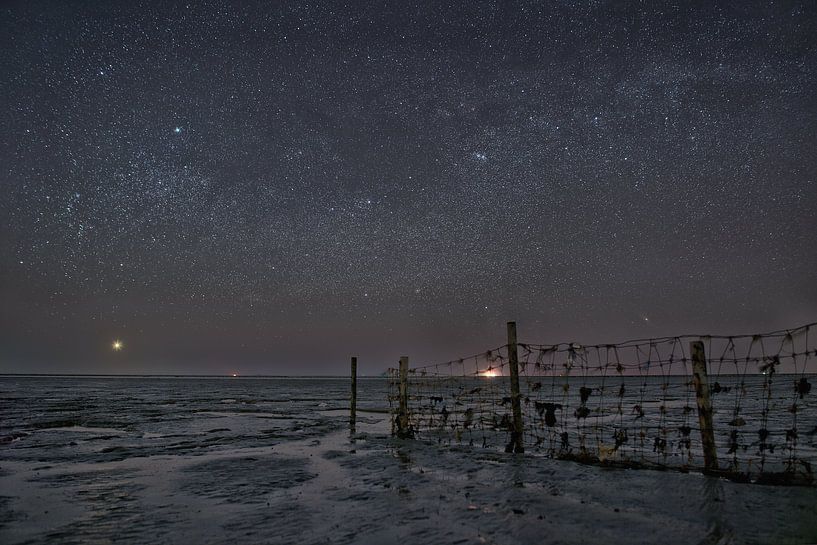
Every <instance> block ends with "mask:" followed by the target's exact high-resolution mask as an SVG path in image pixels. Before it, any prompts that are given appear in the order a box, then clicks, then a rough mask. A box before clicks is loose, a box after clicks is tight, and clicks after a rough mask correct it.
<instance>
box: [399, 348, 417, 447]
mask: <svg viewBox="0 0 817 545" xmlns="http://www.w3.org/2000/svg"><path fill="white" fill-rule="evenodd" d="M408 370H409V359H408V356H401V357H400V408H399V410H398V412H397V437H401V438H404V439H405V438H408V437H412V436H413V435H414V434H413V433H412V430H411V426H410V424H409V410H408Z"/></svg>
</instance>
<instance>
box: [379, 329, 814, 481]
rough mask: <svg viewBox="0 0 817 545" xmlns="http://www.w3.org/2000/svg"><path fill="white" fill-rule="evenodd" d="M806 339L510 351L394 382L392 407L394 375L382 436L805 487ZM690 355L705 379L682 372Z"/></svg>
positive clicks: (694, 339)
mask: <svg viewBox="0 0 817 545" xmlns="http://www.w3.org/2000/svg"><path fill="white" fill-rule="evenodd" d="M815 325H816V324H809V325H805V326H802V327H798V328H795V329H791V330H784V331H777V332H772V333H767V334H762V335H743V336H703V335H684V336H678V337H665V338H659V339H641V340H633V341H627V342H623V343H618V344H603V345H579V344H576V343H559V344H532V343H515V342H513V340H512V341H511V342H509V344H507V345H505V346H501V347H498V348H495V349H492V350H488V351H485V352H483V353H480V354H476V355H473V356H470V357H467V358H462V359H457V360H454V361H449V362H444V363H440V364H434V365H427V366H423V367H417V368H410V369H406V370H405V373H404V376H405V378H404V380H403V383H404V384H405V392H404V395H403V396H402V397H403V401H402V402H403V406H402V407H401V405H400V403H401V392H400V384H401V379H400V372H399V370H398V369H394V370H390V381H389V382H390V393H389V402H390V407H391V410H392V425H393V432H394V433H397V434H400V435H403V436H413V437H416V438H420V439H426V440H431V441H435V442H438V443H442V444H452V445H453V444H462V445H471V446H475V447H482V448H494V449H504V450H506V451H508V452H511V451H514V450H517V451H518V450H521V448H517V447H519V446H523V447H524V449H525V451H526V452H529V453H535V454H539V455H544V456H548V457H552V458H562V459H571V460H576V461H580V462H585V463H598V464H606V465H616V466H625V467H651V468H661V469H670V468H673V469H680V470H707V471H709V472H713V473H718V474H721V475H724V476H726V477H729V478H732V479H736V480H746V481H752V482H767V483H781V484H814V483H815V480H814V476H813V471H812V465H813V464H814V463H815V462H817V400H815V395H814V394H812V393H811V390H812V383H813V382H814V379H815V378H817V375H815V373H816V372H817V369H815V367H816V366H817V363H815V362H817V346H815V345H817V342H815V339H814V334H813V333H814V328H815ZM810 334H811V335H810ZM514 340H515V339H514ZM697 343H701V344H700V345H698V346H700V348H701V349H702V353H701V354H700V356H696V357H697V358H699V359H700V361H701V363H700V365H701V366H702V367H703V373H704V374H703V377H696V373H695V372H694V369H693V367H694V360H695V358H694V357H693V354H692V353H691V350H692V348H693V347H694V344H697ZM514 361H517V362H518V363H516V366H517V369H518V377H519V378H518V384H519V387H518V394H516V395H515V394H514V388H513V380H511V375H512V374H513V373H512V367H513V366H514ZM701 380H703V383H702V384H701ZM815 394H817V392H815ZM515 403H517V404H518V407H519V412H520V417H521V418H519V419H518V420H517V419H516V418H515V416H514V404H515ZM710 406H711V408H710ZM517 430H518V431H517ZM517 437H518V438H519V439H518V441H519V442H518V443H517ZM707 440H709V441H710V443H711V445H710V446H709V447H708V446H707V444H706V442H707ZM708 448H709V450H707V449H708Z"/></svg>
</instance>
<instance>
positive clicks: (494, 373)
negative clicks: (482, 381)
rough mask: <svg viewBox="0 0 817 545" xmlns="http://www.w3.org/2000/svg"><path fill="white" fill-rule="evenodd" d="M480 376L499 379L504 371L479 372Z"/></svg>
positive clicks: (490, 369) (488, 370)
mask: <svg viewBox="0 0 817 545" xmlns="http://www.w3.org/2000/svg"><path fill="white" fill-rule="evenodd" d="M479 376H481V377H499V376H502V370H501V369H493V368H489V369H484V370H482V371H480V372H479Z"/></svg>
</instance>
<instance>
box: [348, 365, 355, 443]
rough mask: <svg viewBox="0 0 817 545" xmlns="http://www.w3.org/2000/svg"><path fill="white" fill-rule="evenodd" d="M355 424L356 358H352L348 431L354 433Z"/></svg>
mask: <svg viewBox="0 0 817 545" xmlns="http://www.w3.org/2000/svg"><path fill="white" fill-rule="evenodd" d="M355 424H357V358H356V357H354V356H353V357H352V396H351V401H350V406H349V430H350V431H351V432H352V433H355Z"/></svg>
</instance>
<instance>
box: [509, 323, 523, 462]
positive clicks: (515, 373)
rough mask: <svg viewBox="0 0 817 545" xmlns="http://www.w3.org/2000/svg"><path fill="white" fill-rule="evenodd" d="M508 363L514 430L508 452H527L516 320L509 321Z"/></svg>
mask: <svg viewBox="0 0 817 545" xmlns="http://www.w3.org/2000/svg"><path fill="white" fill-rule="evenodd" d="M508 365H509V366H510V368H511V407H512V408H513V431H512V432H511V442H510V443H509V444H508V446H507V448H506V449H505V450H506V451H507V452H511V451H513V452H525V445H524V444H523V442H522V437H523V430H524V428H523V427H522V404H521V398H522V396H521V394H520V393H519V356H518V355H517V353H516V322H508Z"/></svg>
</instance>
